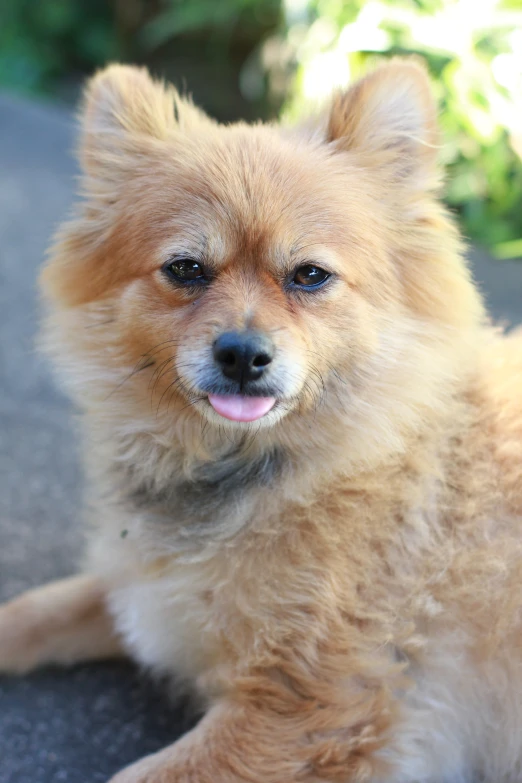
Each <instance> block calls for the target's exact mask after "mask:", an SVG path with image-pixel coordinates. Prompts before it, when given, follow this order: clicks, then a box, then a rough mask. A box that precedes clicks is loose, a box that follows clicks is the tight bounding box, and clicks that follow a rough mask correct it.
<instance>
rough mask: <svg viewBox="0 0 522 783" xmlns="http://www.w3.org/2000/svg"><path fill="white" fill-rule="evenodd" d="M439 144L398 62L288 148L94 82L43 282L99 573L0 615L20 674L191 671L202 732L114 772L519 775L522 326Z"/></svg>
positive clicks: (436, 781)
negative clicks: (467, 237) (240, 344)
mask: <svg viewBox="0 0 522 783" xmlns="http://www.w3.org/2000/svg"><path fill="white" fill-rule="evenodd" d="M438 143H439V142H438V136H437V131H436V119H435V108H434V104H433V101H432V98H431V93H430V89H429V85H428V82H427V78H426V76H425V74H424V72H423V70H422V69H421V68H420V67H419V66H418V65H415V64H413V63H411V62H405V61H400V60H399V61H392V62H391V63H390V64H388V65H386V66H384V67H382V68H380V69H378V70H377V71H375V72H374V73H371V74H370V75H368V76H367V77H366V78H365V79H363V80H362V81H361V82H359V83H357V84H356V85H355V86H354V87H352V88H351V89H349V90H348V91H347V92H345V93H340V94H338V95H337V96H335V97H334V99H333V101H332V103H331V106H330V108H329V109H328V111H327V112H326V113H325V115H324V116H323V117H319V118H318V119H317V121H314V122H308V123H306V124H304V125H303V126H299V127H297V128H290V129H288V128H281V127H279V126H275V125H274V126H264V125H257V126H254V127H249V126H247V125H243V124H238V125H231V126H227V127H223V126H219V125H217V124H216V123H214V122H213V121H212V120H210V119H209V118H207V117H206V116H205V115H204V114H203V113H201V112H200V111H198V110H197V109H196V108H195V107H194V106H192V105H191V104H190V103H189V102H187V101H186V100H182V99H180V98H179V96H178V95H177V94H176V93H175V92H174V91H173V90H171V89H169V88H165V87H164V86H163V85H161V84H159V83H155V82H153V81H152V80H151V79H150V78H149V76H148V75H147V74H146V72H144V71H142V70H138V69H134V68H129V67H121V66H111V67H109V68H108V69H106V70H105V71H103V72H101V73H100V74H98V75H97V76H96V77H95V78H94V79H93V80H92V81H91V82H90V84H89V86H88V88H87V91H86V99H85V105H84V109H83V113H82V139H81V161H82V166H83V172H84V173H83V180H82V196H83V200H82V202H81V205H80V206H79V208H78V210H77V213H76V215H75V217H74V218H73V219H71V220H70V221H69V222H67V223H66V224H65V225H64V227H63V229H62V231H61V233H60V236H59V238H58V241H57V244H56V246H55V247H54V249H53V251H52V255H51V259H50V261H49V263H48V265H47V266H46V268H45V270H44V273H43V277H42V285H43V291H44V295H45V298H46V301H47V306H48V317H47V320H46V325H45V335H44V343H45V346H46V348H47V350H48V351H49V352H50V353H51V354H52V356H53V358H54V360H55V362H56V364H57V366H58V368H59V371H60V377H61V378H62V380H63V382H64V384H65V386H66V387H67V389H68V390H69V393H70V394H71V396H72V397H73V399H74V400H75V401H76V403H77V405H78V406H79V408H80V410H81V412H82V422H83V433H84V441H85V462H86V472H87V476H88V489H87V506H88V516H89V523H90V531H91V532H90V539H89V540H90V544H89V549H88V554H87V557H86V567H85V571H86V574H87V576H82V577H78V578H76V579H71V580H66V581H65V582H62V583H57V584H55V585H51V586H49V587H46V588H42V589H41V590H38V591H33V592H31V593H29V594H27V595H26V596H22V597H21V598H19V599H17V600H15V601H13V602H11V604H8V605H6V606H4V607H3V608H2V609H0V668H1V669H2V670H3V671H24V670H27V669H28V668H31V667H33V666H35V665H38V664H42V663H47V662H62V663H68V662H71V661H76V660H81V659H86V658H100V657H104V656H107V655H116V654H120V653H122V652H128V653H130V654H131V655H132V656H133V657H134V658H135V659H136V660H138V661H140V662H141V663H143V664H145V665H146V666H147V667H150V668H151V669H152V670H154V671H157V672H161V673H166V674H176V675H177V676H178V677H182V678H185V679H186V680H187V681H189V682H190V683H192V684H193V686H194V687H195V688H196V690H197V691H198V692H199V694H200V695H201V697H202V699H203V700H204V702H205V704H206V705H207V712H206V715H205V717H204V718H203V719H202V720H201V722H200V723H199V724H198V725H197V726H196V728H195V729H193V730H192V731H191V732H190V733H189V734H187V735H186V736H185V737H183V738H182V739H181V740H180V741H178V742H177V743H175V744H174V745H172V746H171V747H169V748H166V749H165V750H164V751H162V752H161V753H158V754H155V755H154V756H150V757H148V758H147V759H144V760H142V761H140V762H138V763H137V764H135V765H133V766H132V767H130V768H128V769H127V770H124V771H123V772H121V773H120V774H119V775H117V776H116V778H115V779H114V781H115V783H116V781H117V783H240V782H242V783H245V782H246V781H248V782H249V783H292V782H295V783H296V782H297V781H303V783H326V782H327V781H329V782H331V783H352V782H353V783H355V781H357V783H362V782H363V781H368V782H371V783H444V781H447V782H448V783H462V782H463V781H470V780H471V779H477V780H484V781H488V782H489V783H501V781H505V782H506V783H507V781H522V729H521V724H522V616H521V607H522V569H521V565H522V535H521V525H522V351H521V349H522V336H521V335H520V333H518V334H517V333H513V334H512V335H511V336H507V337H506V336H504V335H502V334H501V333H499V332H497V331H495V330H494V329H493V328H492V327H491V326H490V325H489V323H488V321H487V318H486V316H485V313H484V308H483V305H482V301H481V298H480V295H479V293H478V292H477V289H476V287H475V286H474V284H473V282H472V280H471V279H470V274H469V271H468V269H467V267H466V264H465V262H464V260H463V258H462V248H461V244H460V241H459V238H458V235H457V232H456V230H455V228H454V226H453V225H452V222H451V220H450V219H449V218H448V215H447V214H446V212H445V209H444V207H443V206H442V205H441V203H440V202H439V200H438V191H439V171H438V167H437V163H436V157H437V148H438ZM172 258H175V259H180V258H182V259H187V258H188V259H191V262H193V263H195V264H197V265H198V266H199V267H200V268H202V269H203V268H204V269H205V270H206V275H207V277H206V278H205V280H206V282H205V285H197V286H194V285H184V284H182V283H180V282H179V281H178V282H176V281H174V282H173V281H172V279H170V278H169V277H168V276H167V275H166V274H165V268H166V267H165V264H167V263H168V262H169V259H172ZM303 265H308V266H310V265H315V267H318V268H320V269H321V270H326V273H327V274H328V279H327V281H326V283H325V285H322V286H321V287H319V288H318V289H317V290H316V289H314V290H307V289H306V288H303V287H299V286H298V285H295V284H294V283H293V282H290V283H289V282H288V281H289V280H290V281H292V280H294V278H293V277H292V275H294V270H296V269H302V268H303ZM246 329H248V330H256V333H262V334H263V335H269V337H270V340H271V341H272V344H273V346H274V359H273V361H272V363H271V365H270V369H269V371H268V372H269V378H270V379H271V383H272V386H271V387H270V388H271V389H272V391H273V396H274V398H275V399H276V403H275V405H274V407H273V408H272V409H271V410H270V411H269V412H268V413H266V415H264V416H263V417H261V418H259V420H256V421H255V422H253V423H248V422H240V421H230V420H229V419H228V418H224V417H223V416H221V415H219V413H218V412H216V410H215V409H214V407H213V406H212V405H210V404H209V393H210V392H209V389H210V391H212V389H213V388H214V386H213V384H217V383H218V380H216V378H217V376H216V373H217V370H216V368H215V365H214V363H213V359H212V355H211V346H212V345H213V343H214V341H215V340H216V339H217V338H218V337H219V335H220V334H221V333H222V332H224V331H230V330H238V331H241V330H246Z"/></svg>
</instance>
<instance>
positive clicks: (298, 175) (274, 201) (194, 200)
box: [183, 126, 346, 244]
mask: <svg viewBox="0 0 522 783" xmlns="http://www.w3.org/2000/svg"><path fill="white" fill-rule="evenodd" d="M186 152H188V155H187V157H186V159H185V161H184V163H183V165H184V177H183V179H184V183H185V185H184V186H185V188H186V193H187V196H188V198H187V210H186V212H185V214H186V216H187V218H188V219H191V221H193V222H197V221H198V220H200V219H201V218H203V222H204V221H205V219H206V220H207V221H208V222H210V223H211V224H212V228H218V229H219V228H221V229H224V230H225V231H226V232H227V233H228V238H229V239H230V240H232V239H233V237H235V240H236V241H237V242H240V243H244V242H246V241H247V240H248V241H249V242H253V243H255V244H259V243H260V242H269V241H270V239H271V238H272V237H274V238H276V237H278V236H279V237H281V236H282V235H285V236H286V237H287V238H288V239H290V238H291V237H293V238H295V240H296V241H300V240H301V239H302V240H303V241H304V240H306V238H307V237H308V236H309V235H310V233H311V232H312V233H313V234H314V235H315V236H316V238H317V241H326V239H327V237H328V235H329V234H330V233H331V231H332V229H333V228H334V227H335V226H339V224H340V223H343V224H344V223H345V222H346V212H345V199H344V198H339V193H340V186H339V176H338V172H336V170H335V168H334V167H333V166H332V165H331V161H330V159H329V155H328V153H327V151H325V149H322V148H321V147H320V146H319V145H318V144H316V145H313V144H306V143H304V142H302V141H299V140H298V139H291V138H290V139H288V138H285V137H283V136H282V135H281V133H280V132H279V131H277V130H276V129H275V128H274V129H272V128H266V127H259V128H257V127H253V128H252V127H246V126H232V127H230V128H222V129H220V130H219V131H218V132H217V133H215V134H212V135H210V136H208V137H203V138H201V139H196V140H193V143H192V144H191V150H190V151H187V150H186ZM191 211H192V212H191ZM201 227H202V228H204V226H203V225H202V226H201ZM312 229H313V231H312Z"/></svg>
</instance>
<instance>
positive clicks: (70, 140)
mask: <svg viewBox="0 0 522 783" xmlns="http://www.w3.org/2000/svg"><path fill="white" fill-rule="evenodd" d="M73 147H74V128H73V122H72V120H71V116H70V115H69V114H68V113H65V112H63V111H60V110H57V109H54V108H48V107H45V106H40V105H36V104H32V103H28V102H25V101H21V100H18V99H15V98H11V97H7V96H0V599H5V598H9V597H10V596H13V595H15V594H17V593H19V592H21V591H22V590H25V589H26V588H28V587H31V586H34V585H38V584H41V583H42V582H45V581H47V580H50V579H54V578H57V577H60V576H64V575H67V574H70V573H73V572H74V570H75V563H76V560H77V558H78V555H79V551H80V548H81V533H80V515H81V514H80V495H81V477H80V473H79V469H78V454H77V444H76V441H75V437H74V421H73V420H72V419H71V417H70V415H69V406H68V403H67V401H66V400H65V399H64V397H63V396H62V395H61V394H60V393H59V392H58V391H57V390H56V388H55V387H54V386H53V383H52V381H51V380H50V378H49V374H48V371H47V368H46V367H45V365H44V364H43V363H42V361H41V360H40V359H39V358H38V357H37V355H36V354H35V351H34V347H33V346H34V335H35V330H36V321H37V305H36V295H35V286H36V279H37V275H38V269H39V267H40V264H41V262H42V258H43V255H44V251H45V248H46V247H47V246H48V244H49V239H50V236H51V234H52V232H53V230H54V229H55V228H56V226H57V224H58V222H59V221H60V220H61V219H62V218H63V216H64V215H65V214H66V213H67V211H68V209H69V208H70V205H71V201H72V195H73V190H74V176H75V174H76V167H75V164H74V162H73V159H72V156H71V150H72V149H73ZM471 261H472V264H473V268H474V272H475V277H476V279H477V281H478V282H479V284H480V286H481V288H482V290H483V291H484V293H485V294H486V298H487V301H488V303H489V306H490V309H491V312H492V313H493V315H494V317H495V318H497V319H501V320H502V321H505V322H509V323H517V322H519V321H520V320H522V262H495V261H492V260H491V259H490V258H489V257H488V256H487V254H485V253H483V252H480V251H474V252H473V253H472V254H471ZM164 691H165V689H164V688H163V687H162V686H161V685H160V684H156V685H152V684H151V683H150V682H149V681H148V680H147V679H146V678H145V677H144V676H139V675H138V673H137V672H136V671H135V670H134V669H133V668H132V667H131V666H130V665H124V664H115V663H111V664H100V665H96V666H79V667H75V668H74V669H73V670H72V671H68V672H63V671H52V670H47V671H43V672H38V673H36V674H33V675H30V676H28V677H25V678H23V679H6V678H3V679H2V678H0V783H58V781H67V782H68V783H98V782H99V783H103V781H105V780H106V779H107V778H108V777H109V776H110V775H111V774H113V773H114V772H116V771H117V770H118V769H119V768H120V767H122V766H123V765H124V764H127V763H129V762H130V761H132V760H134V759H136V758H138V757H140V756H142V755H144V754H146V753H150V752H152V751H154V750H156V749H158V748H160V747H161V746H163V745H165V744H166V743H167V742H171V741H173V740H174V739H175V738H176V737H177V736H178V735H179V733H180V732H181V731H182V730H183V729H184V728H185V727H186V725H187V715H186V708H185V705H184V703H183V702H181V701H179V702H178V703H176V701H174V703H173V704H171V705H170V706H169V705H168V703H167V699H166V696H165V692H164Z"/></svg>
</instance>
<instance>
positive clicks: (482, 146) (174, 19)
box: [0, 0, 522, 257]
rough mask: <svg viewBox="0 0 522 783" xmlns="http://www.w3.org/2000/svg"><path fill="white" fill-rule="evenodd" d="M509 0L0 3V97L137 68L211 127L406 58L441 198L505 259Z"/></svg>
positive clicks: (312, 96)
mask: <svg viewBox="0 0 522 783" xmlns="http://www.w3.org/2000/svg"><path fill="white" fill-rule="evenodd" d="M521 3H522V0H88V2H87V0H0V88H1V87H2V86H7V87H9V88H14V89H17V90H19V91H25V92H33V93H34V92H40V93H41V92H47V93H53V94H56V93H58V94H61V95H62V97H66V98H67V97H68V95H69V94H72V95H73V96H74V97H75V95H76V91H77V85H78V84H79V83H80V82H81V80H82V79H83V77H84V76H85V75H86V74H88V73H91V72H92V71H93V70H94V69H96V68H97V67H99V66H101V65H103V64H104V63H105V62H107V61H110V60H124V61H137V62H145V63H149V64H151V65H152V66H153V68H154V69H155V70H156V71H159V72H160V73H165V74H166V75H170V76H174V78H176V77H177V76H178V77H179V76H180V75H186V77H187V78H186V82H187V84H188V85H189V87H190V88H191V89H195V92H196V98H197V99H199V97H200V96H201V98H202V100H203V103H204V105H207V107H209V108H210V109H211V111H214V113H216V114H218V113H219V107H221V108H222V109H223V107H225V106H226V110H225V111H224V113H223V114H222V116H224V117H225V118H232V116H234V114H236V116H237V114H245V115H246V116H250V117H251V116H252V113H253V116H255V114H256V112H265V113H266V112H269V111H270V106H277V105H278V104H280V103H281V102H282V101H283V102H284V104H285V111H286V114H287V115H288V116H289V117H290V118H291V117H292V116H295V115H297V114H298V113H299V112H302V111H303V110H305V109H306V107H307V106H308V105H310V104H312V105H313V104H316V103H317V102H320V101H322V100H323V99H324V98H325V97H326V96H327V94H328V93H329V92H330V91H331V90H332V87H335V86H336V85H338V84H344V83H347V82H349V81H351V80H353V79H354V78H356V77H357V76H358V75H360V73H362V72H363V71H364V70H365V69H367V68H368V67H371V66H372V64H374V63H375V62H377V61H379V60H380V59H383V58H386V57H388V56H391V55H395V54H401V55H409V54H415V55H419V56H421V57H422V58H423V59H424V60H425V62H426V63H427V65H428V68H429V70H430V73H431V75H432V77H433V80H434V85H435V89H436V92H437V95H438V98H439V101H440V105H441V118H442V119H441V121H442V128H443V133H444V147H443V151H442V156H443V162H444V163H445V164H446V166H447V167H448V185H447V200H448V203H449V204H450V206H451V207H452V208H454V209H455V210H456V211H457V212H458V213H459V215H460V217H461V219H462V223H463V226H464V231H465V233H466V234H467V235H468V236H470V237H471V238H473V239H476V240H479V241H480V242H483V243H486V244H488V245H490V246H493V247H494V249H495V252H496V253H497V255H498V256H499V257H509V256H510V255H519V254H520V253H521V248H522V239H521V238H522V163H521V157H522V5H521ZM176 58H177V59H176ZM191 69H192V70H191ZM209 74H210V75H211V78H210V79H209V76H208V75H209ZM198 79H199V84H200V85H201V88H200V89H199V90H198V88H197V87H196V85H197V84H198ZM204 88H206V92H205V89H204ZM240 93H242V97H241V94H240ZM267 93H268V96H267ZM267 97H271V99H272V103H270V101H268V100H267ZM227 101H228V103H227ZM241 101H242V103H241ZM250 106H252V107H254V108H252V109H250V108H249V107H250Z"/></svg>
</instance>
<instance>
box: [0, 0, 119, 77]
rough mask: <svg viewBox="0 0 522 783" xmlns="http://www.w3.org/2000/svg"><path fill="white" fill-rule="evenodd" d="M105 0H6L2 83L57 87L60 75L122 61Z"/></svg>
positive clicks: (0, 47) (0, 39) (0, 17)
mask: <svg viewBox="0 0 522 783" xmlns="http://www.w3.org/2000/svg"><path fill="white" fill-rule="evenodd" d="M120 56H121V46H120V41H119V39H118V32H117V30H116V29H115V27H114V25H113V23H112V12H111V8H110V6H109V5H108V4H107V3H106V2H105V0H89V2H88V3H87V2H85V0H1V2H0V86H2V85H3V86H7V87H14V88H16V89H18V90H21V91H23V92H46V91H49V90H52V88H53V86H54V85H55V84H56V81H57V80H58V79H59V78H60V77H63V76H64V75H65V76H69V75H74V74H75V73H76V74H78V73H84V72H86V71H91V70H93V69H94V68H96V67H98V66H100V65H102V64H103V63H104V62H105V61H106V60H111V59H118V57H120Z"/></svg>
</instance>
